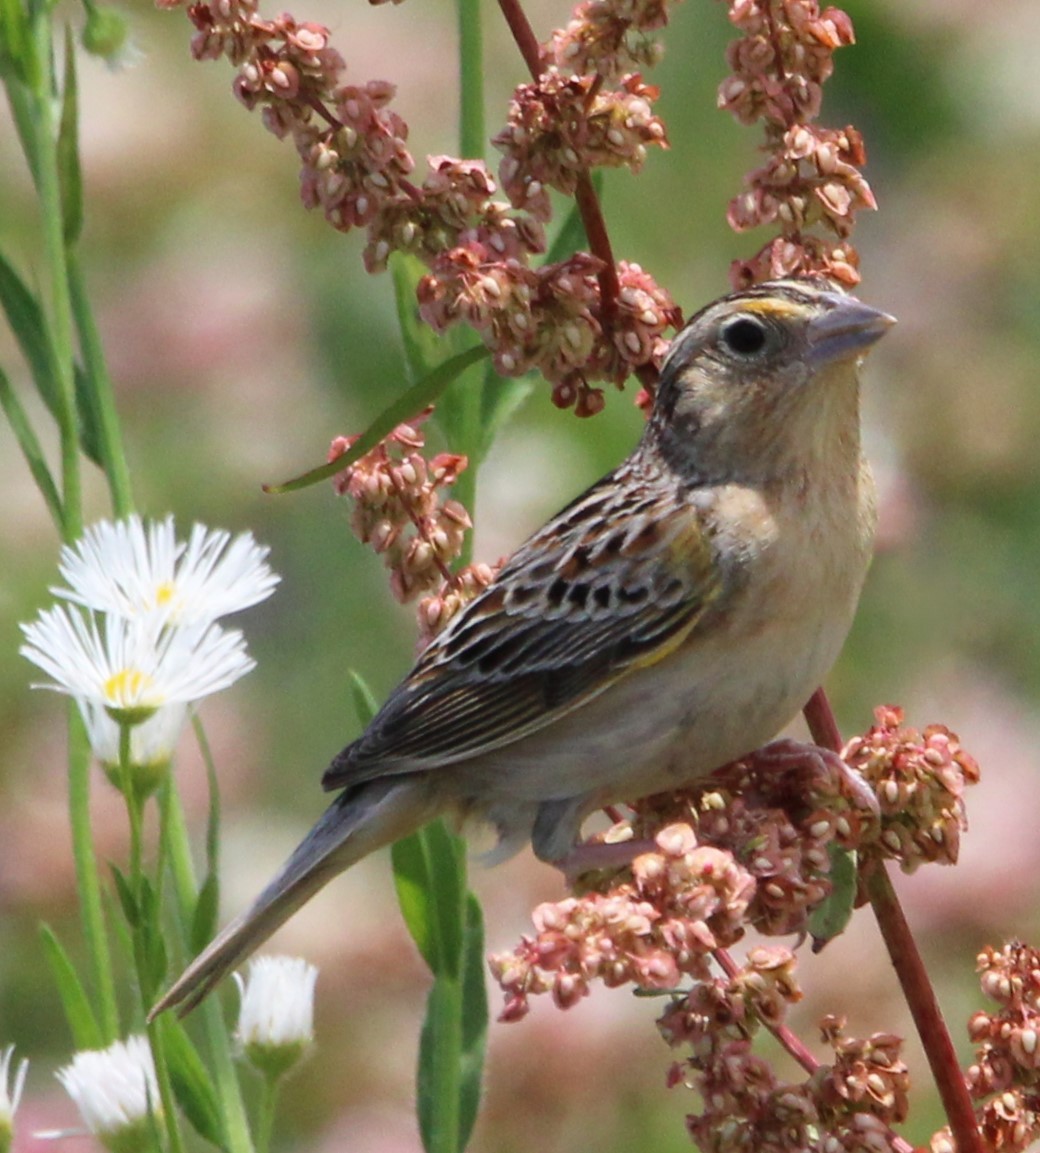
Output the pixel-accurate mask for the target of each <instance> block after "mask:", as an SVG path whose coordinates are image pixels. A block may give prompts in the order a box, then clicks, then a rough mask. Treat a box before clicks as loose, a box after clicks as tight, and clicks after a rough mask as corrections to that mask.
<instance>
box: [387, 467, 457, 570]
mask: <svg viewBox="0 0 1040 1153" xmlns="http://www.w3.org/2000/svg"><path fill="white" fill-rule="evenodd" d="M387 475H388V476H389V477H390V483H391V484H392V485H393V486H394V492H396V493H397V496H398V499H399V500H400V502H401V505H402V506H403V508H404V510H405V512H406V513H408V519H409V520H410V521H411V522H412V524H413V526H414V527H415V531H416V533H417V534H418V535H419V538H420V540H424V541H425V542H426V543H427V544H428V545H429V546H430V547H431V549H432V548H433V542H432V541H431V540H430V534H429V530H428V528H427V525H426V523H425V518H423V517H420V516H419V515H418V513H416V511H415V509H414V508H413V507H412V502H411V501H410V500H409V499H408V498H407V496H405V494H404V492H403V490H402V489H401V486H400V485H399V484H398V483H397V481H396V480H395V479H394V475H393V473H392V472H388V473H387ZM433 563H434V564H435V565H436V566H437V568H438V570H439V571H440V574H441V576H442V577H443V578H444V581H445V583H446V584H447V585H448V586H449V587H454V584H455V574H454V573H453V572H452V571H451V569H450V568H448V566H447V565H446V564H445V563H444V561H443V560H442V559H441V558H440V557H439V556H438V555H437V551H436V549H434V551H433Z"/></svg>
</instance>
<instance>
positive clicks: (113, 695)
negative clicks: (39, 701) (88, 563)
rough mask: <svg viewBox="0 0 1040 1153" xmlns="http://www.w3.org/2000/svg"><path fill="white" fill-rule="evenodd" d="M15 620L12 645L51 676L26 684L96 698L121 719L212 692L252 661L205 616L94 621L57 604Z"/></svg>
mask: <svg viewBox="0 0 1040 1153" xmlns="http://www.w3.org/2000/svg"><path fill="white" fill-rule="evenodd" d="M21 628H22V632H23V633H24V634H25V638H26V643H25V644H24V645H22V647H21V648H20V649H19V652H21V654H22V656H24V657H27V658H28V659H29V660H31V661H32V662H33V663H34V664H36V665H38V666H39V667H40V668H41V669H43V671H44V672H45V673H48V674H49V675H50V676H51V677H53V678H54V683H53V684H47V685H38V686H34V687H38V688H50V689H55V690H57V691H58V692H63V693H68V694H70V695H71V696H73V697H76V698H77V700H82V701H85V702H88V703H89V702H93V703H95V704H97V705H102V706H103V707H104V708H105V709H107V710H108V713H109V715H110V716H112V717H114V718H116V719H117V720H120V721H123V722H126V723H134V724H136V723H140V722H141V721H143V720H146V719H147V718H148V717H149V716H151V715H152V714H153V713H154V712H155V711H156V710H157V709H159V708H161V707H162V706H164V705H172V704H184V703H188V702H191V701H197V700H200V699H201V698H202V697H207V696H209V695H210V694H211V693H215V692H219V691H220V690H221V689H225V688H227V687H228V686H229V685H231V684H234V682H235V681H237V680H238V678H239V677H241V676H244V675H245V674H246V673H248V672H249V671H250V669H252V668H253V667H254V666H255V662H254V661H253V660H252V659H251V658H250V657H249V656H248V655H247V653H246V649H245V641H244V640H243V638H242V634H241V633H240V632H237V631H233V630H232V631H225V630H224V629H221V628H219V627H218V626H217V625H214V624H209V623H207V622H200V623H198V624H196V625H192V626H189V627H186V628H165V627H163V626H162V622H161V620H160V619H159V618H157V617H155V616H150V617H136V618H134V619H132V620H126V619H124V618H121V617H115V616H104V617H102V618H101V619H100V624H99V622H98V619H97V618H95V617H93V616H89V617H88V616H85V615H84V614H82V613H81V612H79V611H78V610H77V609H74V608H71V607H69V606H66V605H57V606H55V607H53V608H49V609H44V610H43V611H42V612H41V613H40V615H39V617H38V618H37V619H36V620H35V621H33V622H32V623H31V624H27V625H25V624H23V625H22V626H21Z"/></svg>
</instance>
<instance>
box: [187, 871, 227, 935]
mask: <svg viewBox="0 0 1040 1153" xmlns="http://www.w3.org/2000/svg"><path fill="white" fill-rule="evenodd" d="M219 898H220V885H219V883H218V881H217V877H216V874H214V873H210V874H209V875H208V876H207V877H206V879H205V881H203V882H202V888H201V889H199V896H198V900H196V902H195V915H194V916H193V917H192V921H191V936H190V937H189V943H190V945H191V951H192V952H193V953H201V952H202V950H203V949H204V948H205V947H206V945H208V944H209V943H210V941H212V940H213V935H214V933H215V932H216V931H217V906H218V903H219Z"/></svg>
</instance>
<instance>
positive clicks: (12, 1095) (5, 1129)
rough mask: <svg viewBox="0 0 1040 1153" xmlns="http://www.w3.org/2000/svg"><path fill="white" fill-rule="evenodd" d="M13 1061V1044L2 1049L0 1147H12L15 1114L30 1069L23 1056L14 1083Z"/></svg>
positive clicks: (0, 1062) (0, 1061) (0, 1064)
mask: <svg viewBox="0 0 1040 1153" xmlns="http://www.w3.org/2000/svg"><path fill="white" fill-rule="evenodd" d="M13 1061H14V1046H13V1045H8V1046H7V1048H5V1049H0V1148H10V1145H11V1138H12V1136H13V1134H14V1115H15V1113H16V1112H17V1110H18V1103H19V1102H20V1101H21V1099H22V1090H23V1089H24V1088H25V1075H26V1073H28V1071H29V1062H28V1061H26V1060H25V1059H24V1058H23V1059H22V1061H21V1063H20V1064H19V1065H18V1068H17V1069H15V1072H14V1082H13V1083H12V1082H11V1079H10V1078H11V1068H12V1063H13Z"/></svg>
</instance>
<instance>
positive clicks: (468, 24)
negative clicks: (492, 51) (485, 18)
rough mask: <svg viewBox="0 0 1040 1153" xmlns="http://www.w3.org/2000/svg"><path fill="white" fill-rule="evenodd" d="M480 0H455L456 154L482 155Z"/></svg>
mask: <svg viewBox="0 0 1040 1153" xmlns="http://www.w3.org/2000/svg"><path fill="white" fill-rule="evenodd" d="M480 2H481V0H458V4H457V13H458V27H459V96H460V99H459V154H460V155H461V156H464V157H467V158H469V159H479V158H482V157H483V155H484V139H485V135H484V45H483V37H482V35H481V18H480Z"/></svg>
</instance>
